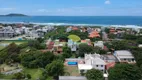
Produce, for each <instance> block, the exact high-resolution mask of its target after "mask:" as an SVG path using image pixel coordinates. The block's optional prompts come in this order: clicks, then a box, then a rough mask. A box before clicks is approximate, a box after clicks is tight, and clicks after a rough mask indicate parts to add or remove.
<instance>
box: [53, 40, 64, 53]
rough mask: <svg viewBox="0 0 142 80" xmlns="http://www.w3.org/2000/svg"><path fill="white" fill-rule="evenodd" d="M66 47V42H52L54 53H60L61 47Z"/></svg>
mask: <svg viewBox="0 0 142 80" xmlns="http://www.w3.org/2000/svg"><path fill="white" fill-rule="evenodd" d="M65 45H66V42H60V41H59V40H55V41H54V46H53V48H54V53H62V52H63V47H64V46H65Z"/></svg>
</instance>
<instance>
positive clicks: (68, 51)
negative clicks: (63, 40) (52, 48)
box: [62, 47, 72, 58]
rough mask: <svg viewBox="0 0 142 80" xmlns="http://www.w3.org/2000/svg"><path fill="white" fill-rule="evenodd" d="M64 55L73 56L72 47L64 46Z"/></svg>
mask: <svg viewBox="0 0 142 80" xmlns="http://www.w3.org/2000/svg"><path fill="white" fill-rule="evenodd" d="M62 55H63V57H64V58H69V57H71V56H72V53H71V49H70V48H69V47H63V54H62Z"/></svg>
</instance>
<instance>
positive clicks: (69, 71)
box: [65, 66, 80, 76]
mask: <svg viewBox="0 0 142 80" xmlns="http://www.w3.org/2000/svg"><path fill="white" fill-rule="evenodd" d="M65 71H66V74H65V75H68V76H80V74H79V72H78V67H77V66H65Z"/></svg>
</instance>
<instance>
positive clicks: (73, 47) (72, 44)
mask: <svg viewBox="0 0 142 80" xmlns="http://www.w3.org/2000/svg"><path fill="white" fill-rule="evenodd" d="M67 45H68V47H69V48H71V51H76V50H77V43H76V42H74V41H73V40H68V43H67Z"/></svg>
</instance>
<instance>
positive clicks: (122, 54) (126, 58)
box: [114, 50, 135, 63]
mask: <svg viewBox="0 0 142 80" xmlns="http://www.w3.org/2000/svg"><path fill="white" fill-rule="evenodd" d="M114 56H116V58H117V59H118V61H119V62H128V63H135V58H134V56H133V55H132V53H131V52H130V51H127V50H118V51H115V52H114Z"/></svg>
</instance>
